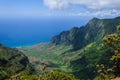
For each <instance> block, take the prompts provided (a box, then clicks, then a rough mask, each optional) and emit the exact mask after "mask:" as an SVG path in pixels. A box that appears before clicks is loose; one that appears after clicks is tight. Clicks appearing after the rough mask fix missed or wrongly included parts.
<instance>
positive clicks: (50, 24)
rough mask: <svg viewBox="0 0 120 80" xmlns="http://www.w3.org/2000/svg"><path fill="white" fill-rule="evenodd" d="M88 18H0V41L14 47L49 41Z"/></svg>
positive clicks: (85, 21) (78, 25) (82, 23)
mask: <svg viewBox="0 0 120 80" xmlns="http://www.w3.org/2000/svg"><path fill="white" fill-rule="evenodd" d="M88 20H89V19H86V18H81V17H70V18H69V17H68V18H60V17H59V18H52V17H49V18H37V19H30V18H25V19H19V18H15V19H7V18H6V19H0V43H1V44H3V45H5V46H8V47H11V48H14V47H21V46H29V45H34V44H38V43H40V42H49V41H50V39H51V37H53V36H55V35H57V34H59V33H60V32H62V31H66V30H69V29H71V28H72V27H74V26H77V27H80V26H82V25H85V24H86V23H87V22H88Z"/></svg>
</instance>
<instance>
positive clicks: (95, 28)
mask: <svg viewBox="0 0 120 80" xmlns="http://www.w3.org/2000/svg"><path fill="white" fill-rule="evenodd" d="M119 23H120V17H117V18H114V19H98V18H93V19H92V20H90V21H89V22H88V23H87V24H86V25H85V26H82V27H80V28H77V27H74V28H72V29H71V30H69V31H64V32H62V33H60V34H59V35H57V36H54V37H53V38H52V39H51V43H54V44H56V45H57V44H67V45H69V44H72V45H73V47H74V49H75V50H76V49H81V48H82V47H84V46H86V45H87V44H88V43H90V42H94V41H100V40H102V38H103V37H104V36H105V35H108V34H110V33H114V32H115V31H116V27H115V26H117V25H118V24H119Z"/></svg>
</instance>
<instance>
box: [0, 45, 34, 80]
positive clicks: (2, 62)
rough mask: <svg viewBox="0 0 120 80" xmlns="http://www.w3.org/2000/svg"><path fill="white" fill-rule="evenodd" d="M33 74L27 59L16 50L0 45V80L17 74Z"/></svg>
mask: <svg viewBox="0 0 120 80" xmlns="http://www.w3.org/2000/svg"><path fill="white" fill-rule="evenodd" d="M33 72H34V69H33V68H32V66H31V64H30V63H29V61H28V58H27V57H26V56H25V55H24V54H23V53H22V52H20V51H18V50H16V49H10V48H7V47H4V46H2V45H0V80H3V79H4V78H7V77H9V76H12V75H15V74H17V73H26V74H31V73H33Z"/></svg>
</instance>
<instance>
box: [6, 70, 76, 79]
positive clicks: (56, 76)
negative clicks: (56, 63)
mask: <svg viewBox="0 0 120 80" xmlns="http://www.w3.org/2000/svg"><path fill="white" fill-rule="evenodd" d="M7 80H77V79H76V78H75V77H74V76H73V75H71V74H66V73H63V72H56V71H50V72H48V73H44V75H43V76H39V75H26V74H18V75H15V76H12V77H10V79H7Z"/></svg>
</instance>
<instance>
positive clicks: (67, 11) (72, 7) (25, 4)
mask: <svg viewBox="0 0 120 80" xmlns="http://www.w3.org/2000/svg"><path fill="white" fill-rule="evenodd" d="M119 15H120V0H0V17H3V18H5V17H7V18H8V17H20V18H21V17H33V18H42V17H43V16H44V17H48V16H50V17H56V16H57V17H70V16H79V17H101V18H105V17H116V16H119Z"/></svg>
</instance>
